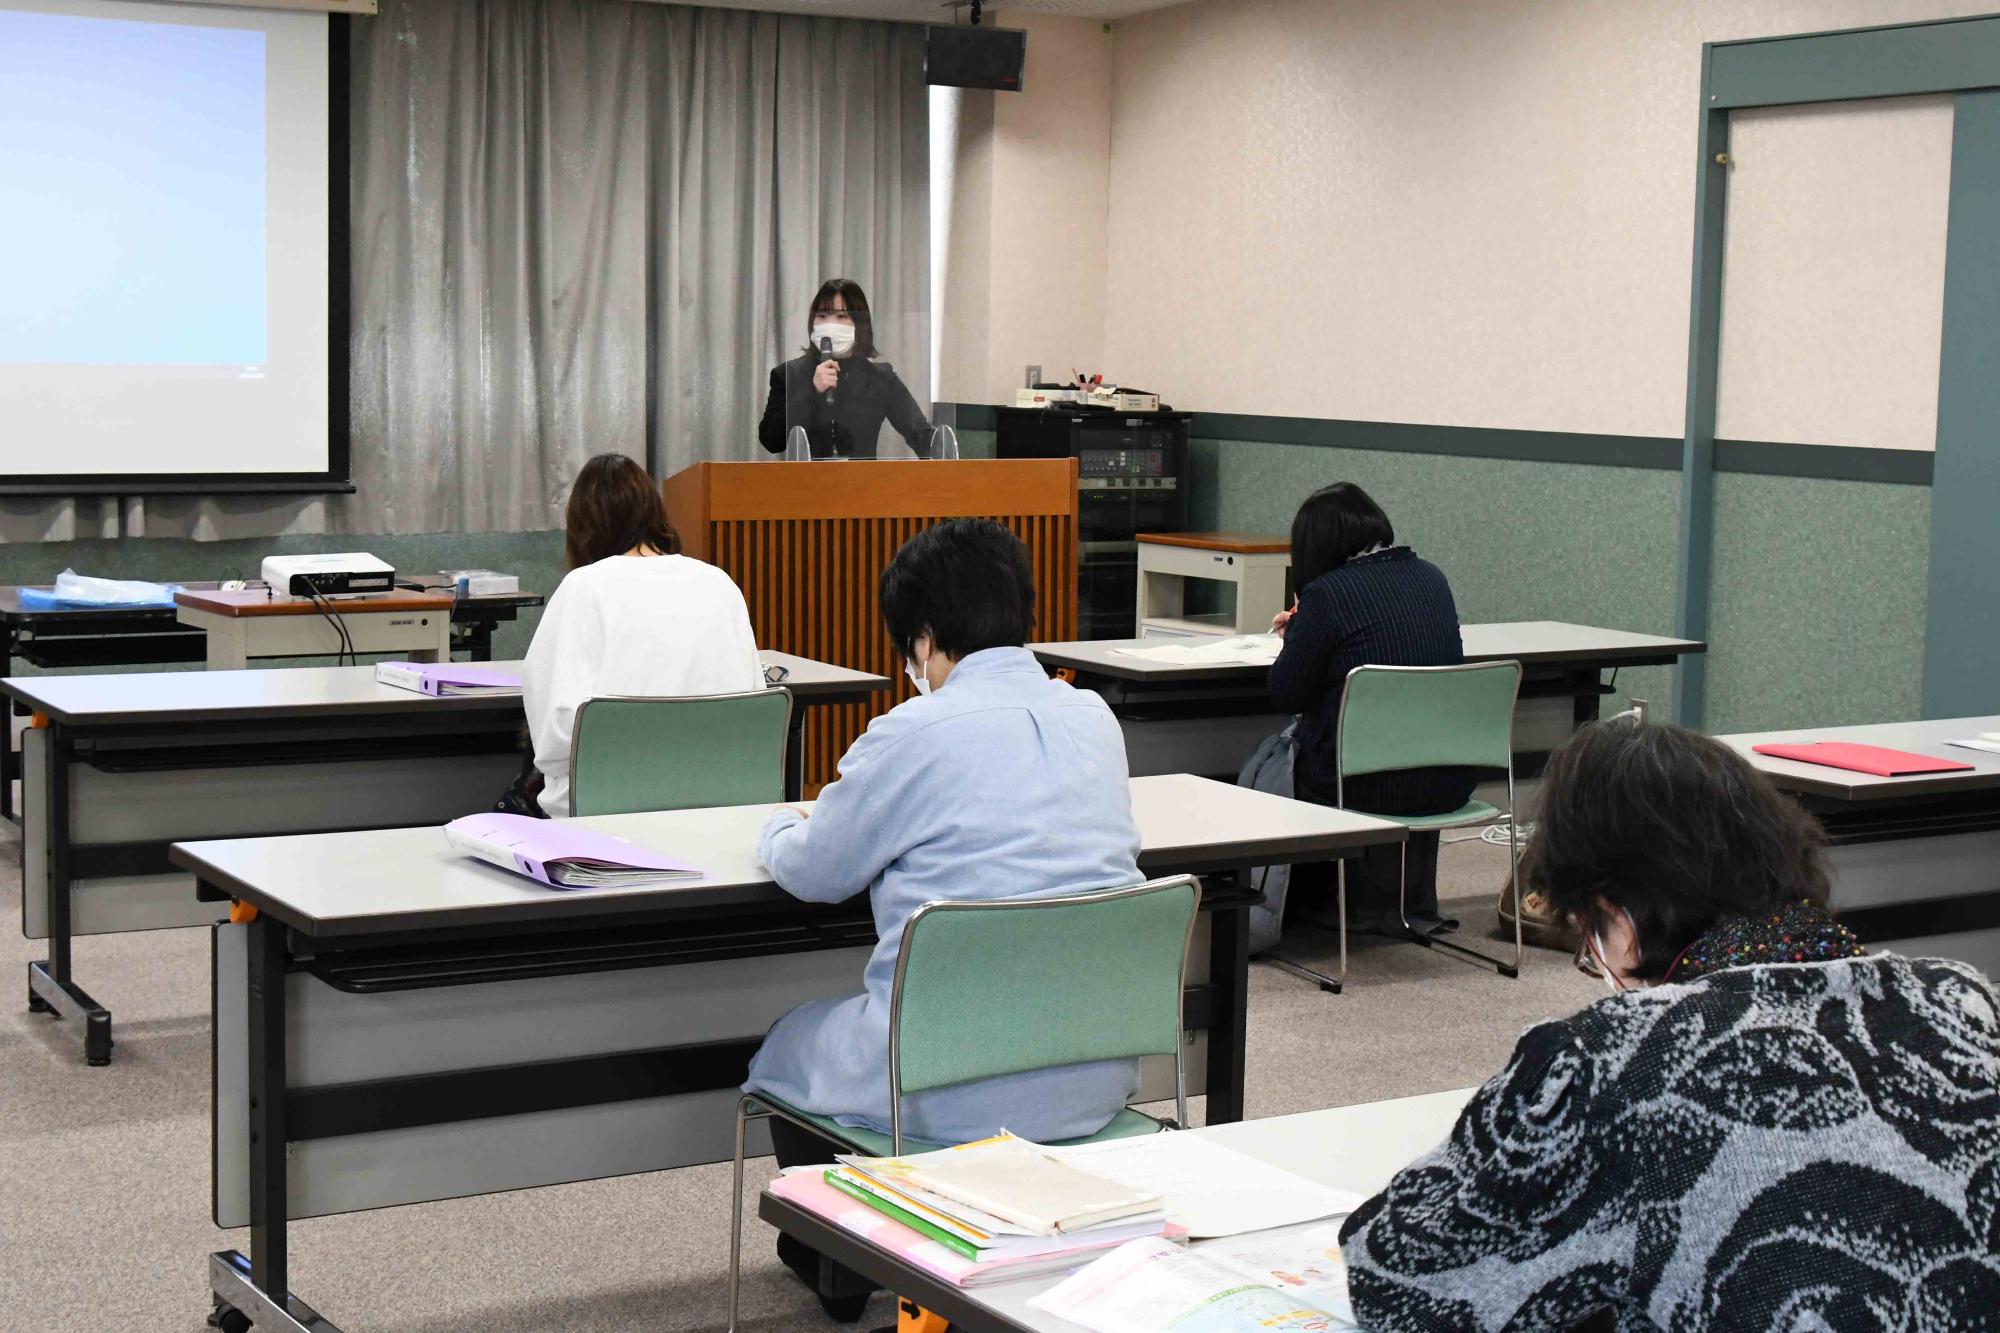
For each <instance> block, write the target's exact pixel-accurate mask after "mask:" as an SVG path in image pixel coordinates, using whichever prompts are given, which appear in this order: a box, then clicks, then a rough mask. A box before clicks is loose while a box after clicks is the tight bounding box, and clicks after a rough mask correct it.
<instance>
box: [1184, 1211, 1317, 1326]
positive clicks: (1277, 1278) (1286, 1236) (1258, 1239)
mask: <svg viewBox="0 0 2000 1333" xmlns="http://www.w3.org/2000/svg"><path fill="white" fill-rule="evenodd" d="M1201 1255H1202V1257H1203V1258H1205V1259H1213V1260H1214V1261H1215V1262H1217V1263H1219V1264H1221V1265H1222V1266H1223V1267H1225V1268H1229V1269H1233V1270H1234V1271H1236V1272H1238V1273H1241V1274H1242V1275H1243V1276H1244V1277H1247V1278H1254V1279H1255V1280H1257V1281H1259V1282H1263V1283H1266V1284H1268V1285H1270V1286H1273V1287H1277V1288H1278V1289H1279V1290H1281V1291H1288V1292H1290V1293H1292V1294H1293V1295H1294V1296H1298V1297H1300V1298H1302V1299H1304V1300H1306V1301H1309V1302H1311V1303H1312V1304H1314V1305H1317V1306H1319V1307H1321V1308H1322V1309H1324V1310H1326V1311H1327V1312H1328V1313H1330V1314H1333V1315H1336V1316H1338V1317H1339V1318H1340V1319H1342V1320H1344V1321H1346V1322H1345V1325H1343V1326H1346V1327H1353V1326H1355V1325H1354V1307H1353V1306H1352V1305H1351V1304H1349V1303H1348V1299H1347V1261H1346V1259H1344V1258H1343V1257H1342V1256H1341V1253H1340V1223H1338V1222H1314V1223H1311V1224H1310V1225H1308V1226H1303V1227H1288V1228H1286V1229H1284V1230H1281V1231H1258V1232H1253V1233H1251V1234H1250V1235H1247V1236H1232V1237H1230V1238H1229V1239H1227V1240H1212V1241H1209V1242H1207V1243H1206V1244H1204V1245H1202V1246H1201Z"/></svg>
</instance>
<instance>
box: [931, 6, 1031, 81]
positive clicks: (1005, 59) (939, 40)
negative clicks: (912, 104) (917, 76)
mask: <svg viewBox="0 0 2000 1333" xmlns="http://www.w3.org/2000/svg"><path fill="white" fill-rule="evenodd" d="M1027 61H1028V34H1027V33H1025V32H1022V31H1020V30H1019V29H1015V28H969V27H959V26H955V25H951V24H944V23H933V24H929V25H927V26H926V27H925V28H924V79H925V81H926V82H929V83H935V84H940V85H942V86H943V87H946V88H994V89H998V90H999V91H1000V92H1003V93H1018V92H1020V91H1021V67H1022V66H1023V65H1025V64H1026V63H1027Z"/></svg>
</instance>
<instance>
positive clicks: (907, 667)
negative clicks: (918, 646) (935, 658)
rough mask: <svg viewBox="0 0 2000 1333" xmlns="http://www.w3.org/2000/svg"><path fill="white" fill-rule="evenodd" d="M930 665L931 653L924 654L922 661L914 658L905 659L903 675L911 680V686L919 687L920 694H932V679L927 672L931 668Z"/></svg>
mask: <svg viewBox="0 0 2000 1333" xmlns="http://www.w3.org/2000/svg"><path fill="white" fill-rule="evenodd" d="M930 663H931V659H930V654H929V653H926V654H924V657H923V660H922V661H918V660H917V659H916V658H914V657H906V658H904V659H903V674H904V675H906V676H908V677H909V678H910V684H912V685H914V686H916V687H917V693H918V694H929V693H930V692H931V679H930V676H929V675H928V674H927V672H926V670H925V669H926V668H927V667H929V666H930Z"/></svg>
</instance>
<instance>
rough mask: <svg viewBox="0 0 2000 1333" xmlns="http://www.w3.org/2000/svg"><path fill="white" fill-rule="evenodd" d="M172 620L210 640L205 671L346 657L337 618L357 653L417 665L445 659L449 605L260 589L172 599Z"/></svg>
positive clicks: (423, 597)
mask: <svg viewBox="0 0 2000 1333" xmlns="http://www.w3.org/2000/svg"><path fill="white" fill-rule="evenodd" d="M174 608H175V618H176V619H178V620H179V621H180V623H181V624H183V625H189V626H192V627H194V628H196V629H199V630H204V631H206V632H207V634H208V658H207V662H208V669H209V670H210V671H231V670H240V669H242V668H243V667H245V666H247V665H249V661H250V659H251V658H253V657H334V656H337V655H338V654H339V653H341V652H343V651H344V650H345V647H346V645H344V644H343V643H342V642H341V638H340V635H339V634H338V633H337V632H335V630H334V627H333V625H332V624H331V623H329V621H328V619H327V614H326V611H327V610H330V611H331V612H332V614H333V615H334V616H337V617H338V618H339V620H340V623H341V624H342V625H344V626H345V627H346V629H347V637H348V639H349V640H351V641H352V643H353V647H354V651H355V652H356V653H403V654H405V655H407V656H408V657H409V658H410V660H412V661H416V662H449V661H450V660H451V608H452V598H451V596H450V594H447V593H426V592H405V591H401V590H398V591H396V592H379V593H365V594H362V595H361V596H357V597H333V598H328V599H326V602H325V608H324V609H323V608H322V606H321V605H320V604H318V603H315V602H313V601H312V600H311V599H310V598H306V597H290V596H285V595H283V594H273V593H270V592H268V591H266V590H265V589H263V588H246V589H244V590H243V591H241V592H230V591H224V590H222V589H212V590H211V589H189V590H186V591H182V592H179V593H176V594H175V595H174Z"/></svg>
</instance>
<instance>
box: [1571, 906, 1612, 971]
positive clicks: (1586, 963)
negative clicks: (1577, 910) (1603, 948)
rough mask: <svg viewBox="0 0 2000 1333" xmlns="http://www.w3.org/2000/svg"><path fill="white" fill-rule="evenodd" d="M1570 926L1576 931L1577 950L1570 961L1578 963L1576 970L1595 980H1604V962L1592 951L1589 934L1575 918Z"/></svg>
mask: <svg viewBox="0 0 2000 1333" xmlns="http://www.w3.org/2000/svg"><path fill="white" fill-rule="evenodd" d="M1569 928H1570V929H1571V930H1573V931H1575V932H1576V952H1575V953H1574V954H1573V955H1571V957H1570V961H1571V962H1572V963H1575V964H1576V970H1577V971H1579V972H1581V973H1583V975H1585V976H1586V977H1589V978H1590V979H1591V980H1593V981H1602V980H1604V964H1603V963H1601V962H1599V961H1598V959H1597V955H1596V954H1595V953H1593V952H1592V951H1591V948H1590V936H1589V934H1588V933H1587V932H1586V931H1585V930H1584V928H1583V926H1582V924H1581V923H1579V922H1578V921H1577V920H1576V919H1575V918H1571V920H1570V923H1569Z"/></svg>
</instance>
